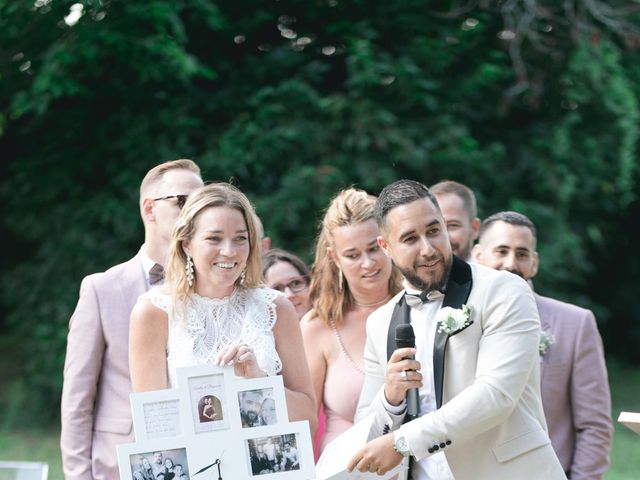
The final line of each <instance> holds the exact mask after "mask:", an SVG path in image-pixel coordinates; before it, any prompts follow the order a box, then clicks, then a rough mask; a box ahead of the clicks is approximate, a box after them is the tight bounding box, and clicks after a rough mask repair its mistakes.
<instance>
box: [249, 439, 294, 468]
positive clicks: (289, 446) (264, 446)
mask: <svg viewBox="0 0 640 480" xmlns="http://www.w3.org/2000/svg"><path fill="white" fill-rule="evenodd" d="M246 448H247V455H248V464H249V466H250V472H251V475H252V476H258V475H266V474H272V473H278V472H290V471H293V470H300V458H299V455H298V439H297V435H296V434H295V433H291V434H285V435H271V436H268V437H260V438H253V439H249V440H247V441H246Z"/></svg>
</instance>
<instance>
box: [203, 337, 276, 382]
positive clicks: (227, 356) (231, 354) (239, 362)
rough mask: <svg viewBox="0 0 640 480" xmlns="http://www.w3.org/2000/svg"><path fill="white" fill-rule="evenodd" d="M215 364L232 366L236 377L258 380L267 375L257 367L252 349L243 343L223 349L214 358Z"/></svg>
mask: <svg viewBox="0 0 640 480" xmlns="http://www.w3.org/2000/svg"><path fill="white" fill-rule="evenodd" d="M216 364H217V365H233V369H234V372H235V374H236V375H237V376H238V377H243V378H259V377H265V376H266V375H267V374H266V372H265V371H264V370H262V368H260V365H258V361H257V360H256V355H255V353H253V349H251V347H249V346H248V345H245V344H244V343H241V344H237V345H227V346H226V347H224V348H223V349H222V350H220V351H219V352H218V355H217V356H216Z"/></svg>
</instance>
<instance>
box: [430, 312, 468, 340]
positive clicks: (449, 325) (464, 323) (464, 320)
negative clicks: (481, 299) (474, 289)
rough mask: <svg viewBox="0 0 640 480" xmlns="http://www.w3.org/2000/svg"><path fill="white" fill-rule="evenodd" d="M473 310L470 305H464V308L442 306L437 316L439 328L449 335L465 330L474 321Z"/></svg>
mask: <svg viewBox="0 0 640 480" xmlns="http://www.w3.org/2000/svg"><path fill="white" fill-rule="evenodd" d="M471 311H472V309H471V306H470V305H462V308H451V307H444V308H441V309H440V311H439V312H438V316H437V317H436V321H437V322H438V324H439V326H438V330H439V331H440V332H444V333H446V334H447V335H449V336H451V335H453V334H455V333H458V332H460V331H462V330H464V329H465V328H467V327H468V326H469V325H471V324H472V323H473V320H471Z"/></svg>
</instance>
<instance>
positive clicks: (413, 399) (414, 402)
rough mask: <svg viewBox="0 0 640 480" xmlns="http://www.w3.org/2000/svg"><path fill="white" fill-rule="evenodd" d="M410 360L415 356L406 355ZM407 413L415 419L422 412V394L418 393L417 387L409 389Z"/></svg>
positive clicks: (410, 418) (410, 417) (411, 418)
mask: <svg viewBox="0 0 640 480" xmlns="http://www.w3.org/2000/svg"><path fill="white" fill-rule="evenodd" d="M405 358H408V359H410V360H415V356H414V355H411V356H410V357H405ZM406 398H407V414H406V416H407V417H409V420H413V419H414V418H418V415H419V414H420V396H419V394H418V389H417V388H411V389H409V390H407V397H406Z"/></svg>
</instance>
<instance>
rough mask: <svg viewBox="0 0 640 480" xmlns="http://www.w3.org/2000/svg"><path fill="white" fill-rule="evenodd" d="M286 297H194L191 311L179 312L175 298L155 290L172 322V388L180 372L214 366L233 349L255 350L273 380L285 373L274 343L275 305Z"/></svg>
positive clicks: (263, 292)
mask: <svg viewBox="0 0 640 480" xmlns="http://www.w3.org/2000/svg"><path fill="white" fill-rule="evenodd" d="M280 295H282V294H281V293H280V292H278V291H276V290H272V289H270V288H252V289H246V288H236V290H235V291H234V292H233V293H232V294H231V295H230V296H228V297H224V298H207V297H201V296H200V295H198V294H196V293H193V294H192V296H191V299H190V301H189V304H188V306H187V309H186V312H187V318H186V319H185V318H184V316H185V315H184V313H185V309H184V308H183V307H182V305H178V306H177V307H176V308H175V310H174V308H173V305H172V300H171V296H170V295H169V294H168V293H167V292H166V291H165V290H164V289H162V288H155V289H151V290H149V291H148V292H146V293H145V294H143V295H142V296H141V297H140V299H143V298H147V299H149V300H150V301H151V303H153V304H154V305H155V306H157V307H158V308H161V309H162V310H164V311H165V312H166V313H167V315H168V317H169V339H168V342H167V370H168V373H169V387H170V388H174V387H175V386H176V384H177V382H176V368H178V367H187V366H192V365H202V364H206V363H212V362H213V361H214V360H215V357H216V354H217V353H218V352H219V351H220V350H221V349H222V348H223V347H225V346H227V345H229V344H238V343H244V344H246V345H249V346H250V347H251V348H252V349H253V351H254V353H255V355H256V359H257V360H258V365H260V368H262V369H264V370H265V371H266V372H267V373H268V374H269V375H276V374H277V373H278V372H280V370H281V369H282V364H281V362H280V357H279V355H278V352H277V351H276V346H275V339H274V338H273V331H272V329H273V326H274V325H275V323H276V320H277V316H276V305H275V303H274V300H275V299H276V298H277V297H278V296H280Z"/></svg>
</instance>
